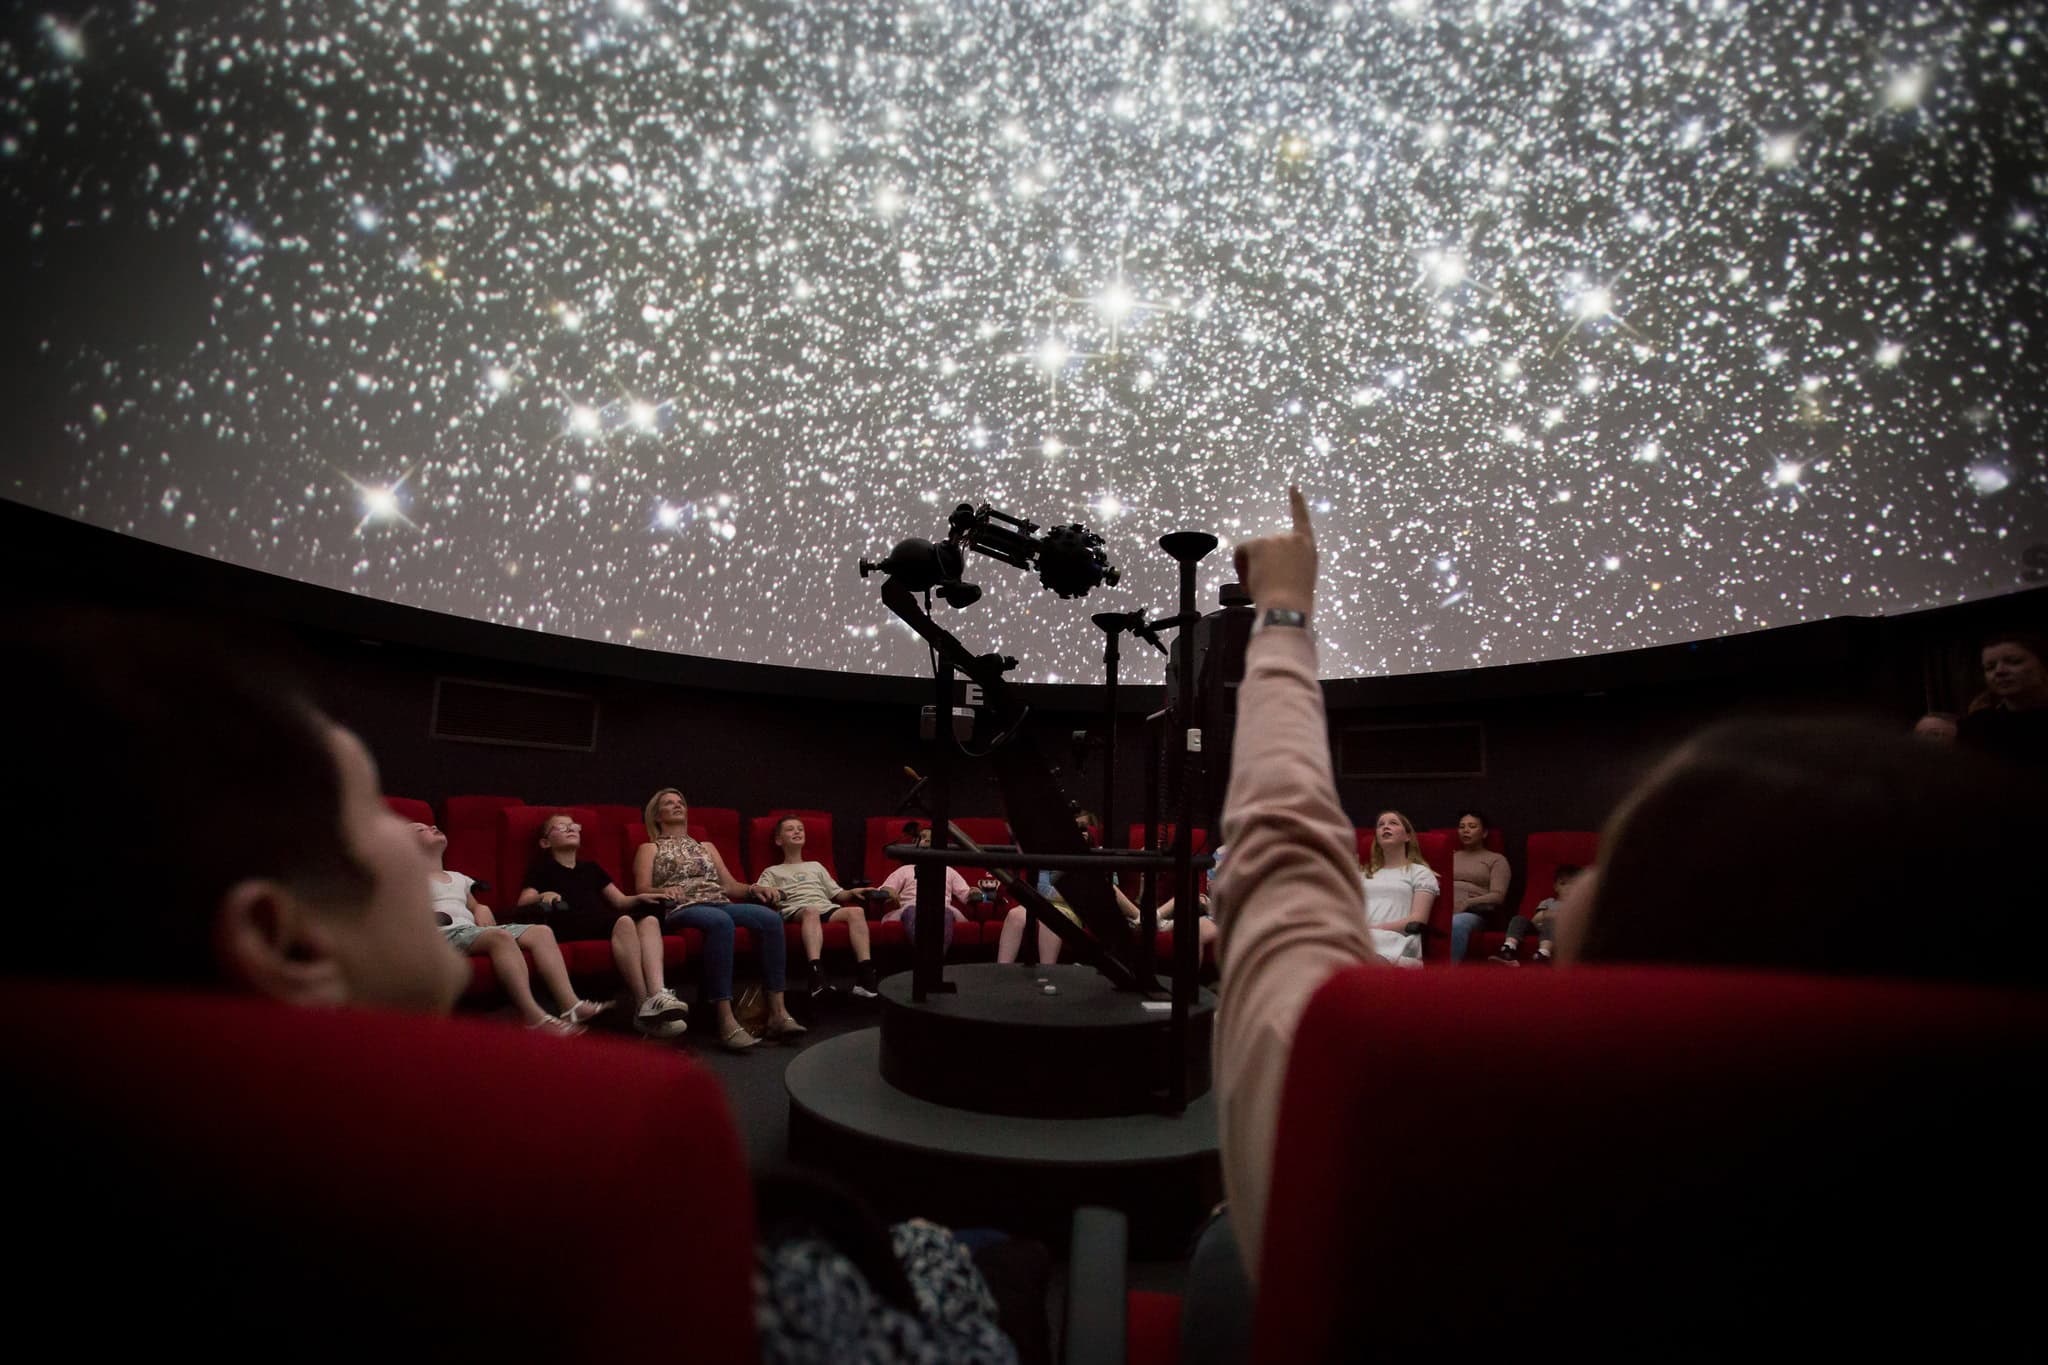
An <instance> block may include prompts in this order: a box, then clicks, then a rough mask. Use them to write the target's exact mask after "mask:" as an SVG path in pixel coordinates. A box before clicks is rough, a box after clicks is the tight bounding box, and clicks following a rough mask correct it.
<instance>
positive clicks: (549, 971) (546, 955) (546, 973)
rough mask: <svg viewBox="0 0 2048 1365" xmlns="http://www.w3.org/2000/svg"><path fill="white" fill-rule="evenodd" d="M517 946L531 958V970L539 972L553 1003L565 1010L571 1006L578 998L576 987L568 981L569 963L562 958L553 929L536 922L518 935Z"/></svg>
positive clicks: (560, 947)
mask: <svg viewBox="0 0 2048 1365" xmlns="http://www.w3.org/2000/svg"><path fill="white" fill-rule="evenodd" d="M519 946H520V947H521V948H524V949H525V950H526V955H527V956H528V957H530V958H532V959H533V970H534V971H535V972H538V973H539V974H540V979H541V982H542V983H543V984H544V985H546V986H547V988H548V993H549V994H550V995H552V996H554V997H555V1003H557V1004H559V1005H560V1006H561V1007H562V1008H563V1009H565V1010H567V1009H571V1008H573V1007H574V1006H575V1004H576V1001H577V999H578V996H577V994H576V987H575V986H574V985H572V984H571V983H570V981H569V964H568V963H566V962H564V961H563V960H562V946H561V945H560V944H559V943H556V942H555V931H554V930H552V929H550V928H548V927H547V926H546V925H545V924H536V925H534V926H533V927H532V928H531V929H528V930H527V931H526V932H525V933H523V934H521V935H520V936H519Z"/></svg>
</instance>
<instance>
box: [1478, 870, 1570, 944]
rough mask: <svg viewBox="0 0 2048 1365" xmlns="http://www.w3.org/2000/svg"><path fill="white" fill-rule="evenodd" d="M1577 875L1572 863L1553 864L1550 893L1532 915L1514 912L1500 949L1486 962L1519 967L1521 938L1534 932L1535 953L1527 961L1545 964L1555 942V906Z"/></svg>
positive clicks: (1559, 902) (1558, 903)
mask: <svg viewBox="0 0 2048 1365" xmlns="http://www.w3.org/2000/svg"><path fill="white" fill-rule="evenodd" d="M1578 875H1579V869H1578V867H1577V866H1576V865H1575V864H1572V863H1559V864H1558V865H1557V876H1556V879H1555V880H1553V881H1552V882H1551V884H1550V885H1551V893H1550V897H1549V899H1547V900H1545V901H1543V902H1542V903H1540V904H1539V905H1537V907H1536V913H1535V914H1533V915H1516V916H1515V917H1514V918H1513V919H1511V920H1509V921H1508V941H1507V942H1506V943H1503V944H1501V945H1500V951H1499V952H1497V953H1495V954H1494V955H1493V956H1492V957H1490V958H1488V959H1487V961H1489V962H1495V963H1498V964H1500V965H1501V966H1503V967H1519V966H1521V965H1522V959H1521V948H1522V940H1523V939H1525V938H1527V937H1528V936H1529V935H1530V934H1532V933H1533V934H1535V935H1536V952H1535V954H1534V955H1533V956H1531V957H1530V959H1529V960H1530V961H1531V962H1540V963H1542V964H1543V965H1544V966H1546V967H1547V966H1549V965H1550V951H1551V946H1552V945H1553V944H1554V943H1555V942H1556V941H1557V907H1558V906H1559V905H1560V904H1562V903H1563V901H1564V893H1565V890H1566V888H1568V887H1569V886H1570V885H1571V884H1572V879H1573V878H1574V877H1576V876H1578Z"/></svg>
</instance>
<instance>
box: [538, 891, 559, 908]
mask: <svg viewBox="0 0 2048 1365" xmlns="http://www.w3.org/2000/svg"><path fill="white" fill-rule="evenodd" d="M540 903H541V904H542V905H560V904H561V903H562V896H561V893H560V892H558V891H543V892H541V893H540Z"/></svg>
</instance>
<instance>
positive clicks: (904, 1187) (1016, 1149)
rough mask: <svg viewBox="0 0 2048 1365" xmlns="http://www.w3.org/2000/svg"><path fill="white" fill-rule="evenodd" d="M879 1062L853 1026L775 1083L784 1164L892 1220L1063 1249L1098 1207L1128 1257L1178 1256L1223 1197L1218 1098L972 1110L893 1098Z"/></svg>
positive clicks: (868, 1039) (875, 1048)
mask: <svg viewBox="0 0 2048 1365" xmlns="http://www.w3.org/2000/svg"><path fill="white" fill-rule="evenodd" d="M1006 970H1008V971H1012V972H1017V971H1021V970H1022V969H1020V968H1017V967H1014V966H1012V967H1008V968H1006ZM949 975H950V973H949ZM907 988H908V987H907V983H906V986H905V989H906V990H907ZM967 990H968V986H967V985H966V984H965V983H963V984H962V986H961V991H962V993H963V994H964V993H965V992H966V991H967ZM1206 1051H1207V1049H1206V1045H1205V1047H1204V1052H1205V1054H1206ZM881 1057H882V1032H881V1030H880V1029H862V1030H861V1031H860V1032H858V1033H849V1034H845V1035H843V1036H841V1037H838V1038H833V1039H830V1040H828V1041H826V1042H822V1043H814V1044H812V1045H810V1046H809V1047H806V1048H805V1049H804V1050H803V1051H802V1052H801V1053H800V1054H799V1055H798V1056H797V1057H796V1059H795V1060H794V1061H792V1062H791V1063H790V1065H789V1069H788V1071H787V1072H786V1073H785V1077H784V1084H785V1085H786V1086H787V1088H788V1090H789V1147H790V1157H791V1159H792V1160H795V1161H798V1162H801V1163H802V1164H804V1165H808V1166H814V1167H817V1168H819V1169H822V1170H825V1171H828V1172H830V1173H832V1174H833V1175H835V1176H836V1177H838V1178H839V1179H840V1180H842V1181H844V1182H845V1183H846V1184H847V1185H849V1186H851V1187H852V1188H854V1189H856V1190H858V1191H860V1192H861V1193H862V1194H863V1195H865V1196H866V1197H867V1198H868V1199H870V1200H871V1201H872V1202H874V1203H875V1204H876V1205H877V1206H878V1207H879V1208H880V1209H881V1211H882V1212H883V1213H884V1214H885V1215H886V1216H888V1217H891V1218H905V1217H911V1216H918V1217H926V1218H933V1219H937V1220H939V1221H941V1222H946V1223H950V1224H952V1225H954V1226H956V1227H964V1226H976V1225H992V1226H998V1227H1003V1228H1007V1229H1010V1230H1012V1231H1016V1232H1021V1233H1028V1234H1031V1235H1033V1236H1036V1237H1039V1238H1040V1239H1041V1240H1044V1241H1047V1242H1049V1243H1051V1244H1052V1245H1054V1246H1062V1245H1064V1244H1065V1240H1066V1237H1067V1234H1068V1226H1069V1223H1070V1221H1071V1219H1072V1215H1073V1211H1074V1209H1075V1208H1076V1207H1078V1206H1080V1205H1083V1204H1100V1205H1105V1206H1107V1207H1110V1208H1117V1209H1122V1210H1123V1211H1124V1212H1125V1214H1126V1215H1128V1216H1129V1218H1130V1223H1131V1238H1132V1244H1133V1249H1134V1254H1137V1255H1139V1256H1147V1257H1150V1256H1160V1257H1170V1256H1179V1255H1184V1254H1186V1250H1187V1243H1188V1239H1189V1238H1190V1236H1192V1234H1193V1232H1194V1230H1195V1228H1196V1227H1197V1226H1198V1224H1199V1223H1200V1221H1201V1219H1202V1218H1203V1216H1204V1215H1205V1214H1206V1213H1207V1212H1208V1210H1209V1209H1210V1208H1211V1207H1213V1206H1214V1205H1215V1203H1216V1201H1217V1200H1219V1199H1220V1198H1222V1175H1221V1169H1220V1167H1219V1165H1218V1163H1217V1157H1216V1104H1215V1097H1214V1095H1210V1094H1204V1095H1202V1096H1200V1097H1199V1098H1197V1099H1195V1100H1193V1101H1192V1102H1191V1103H1190V1104H1189V1105H1188V1107H1187V1109H1186V1111H1185V1112H1183V1113H1180V1114H1177V1115H1175V1114H1165V1113H1144V1114H1120V1115H1113V1116H1108V1117H1100V1118H1027V1117H1019V1116H1016V1115H1008V1114H987V1113H978V1112H975V1111H973V1110H968V1109H961V1108H955V1107H952V1106H949V1105H943V1104H936V1103H933V1102H932V1101H930V1100H927V1099H921V1098H919V1097H918V1096H916V1095H911V1094H906V1093H905V1092H904V1091H901V1090H899V1089H897V1088H896V1087H895V1086H893V1085H891V1084H889V1083H888V1082H887V1081H886V1080H884V1079H883V1078H882V1068H881ZM981 1065H982V1066H983V1067H984V1068H988V1067H993V1066H994V1065H995V1063H994V1062H993V1060H991V1059H985V1060H984V1061H983V1062H982V1063H981Z"/></svg>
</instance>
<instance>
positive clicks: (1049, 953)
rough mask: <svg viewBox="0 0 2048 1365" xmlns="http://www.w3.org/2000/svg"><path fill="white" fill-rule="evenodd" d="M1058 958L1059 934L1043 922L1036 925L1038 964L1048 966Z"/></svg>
mask: <svg viewBox="0 0 2048 1365" xmlns="http://www.w3.org/2000/svg"><path fill="white" fill-rule="evenodd" d="M1059 960H1060V936H1059V935H1058V934H1055V933H1054V932H1053V931H1052V930H1050V929H1048V928H1046V927H1045V926H1044V925H1043V924H1041V925H1039V926H1038V965H1039V966H1041V967H1050V966H1052V964H1053V963H1055V962H1058V961H1059Z"/></svg>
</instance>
